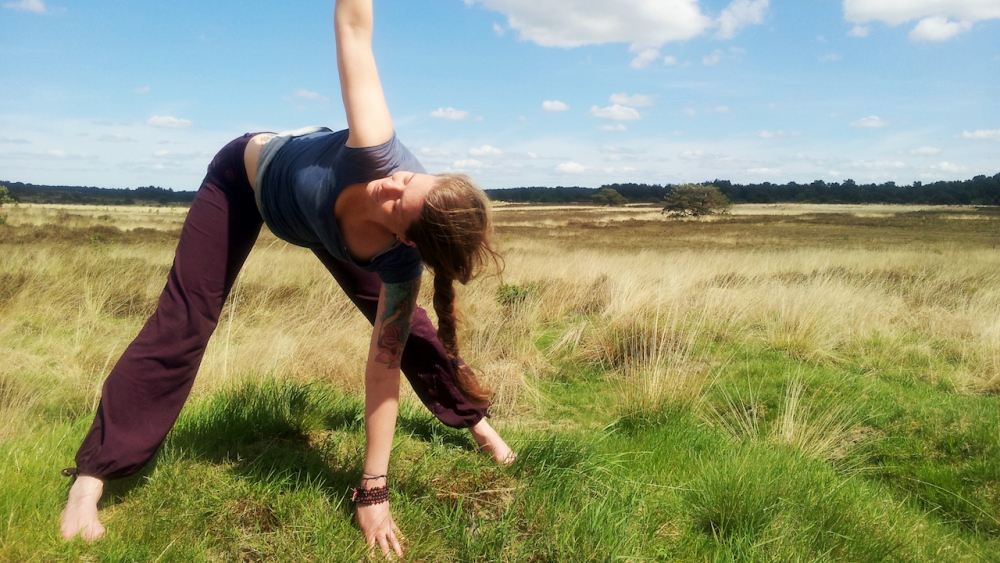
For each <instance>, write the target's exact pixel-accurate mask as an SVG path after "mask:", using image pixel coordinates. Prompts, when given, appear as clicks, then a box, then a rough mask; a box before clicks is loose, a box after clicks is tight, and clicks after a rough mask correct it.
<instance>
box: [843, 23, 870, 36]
mask: <svg viewBox="0 0 1000 563" xmlns="http://www.w3.org/2000/svg"><path fill="white" fill-rule="evenodd" d="M847 34H848V35H850V36H851V37H868V28H867V27H865V26H863V25H856V26H854V27H852V28H851V30H850V31H848V32H847Z"/></svg>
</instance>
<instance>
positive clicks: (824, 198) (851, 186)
mask: <svg viewBox="0 0 1000 563" xmlns="http://www.w3.org/2000/svg"><path fill="white" fill-rule="evenodd" d="M700 185H702V186H715V187H716V188H718V189H719V191H720V192H721V193H722V194H723V195H725V196H726V198H728V199H729V201H731V202H732V203H854V204H859V203H908V204H921V205H1000V174H996V175H995V176H985V175H980V176H976V177H974V178H972V179H971V180H955V181H939V182H931V183H926V184H925V183H922V182H914V183H912V184H909V185H898V184H896V183H895V182H885V183H882V184H875V183H870V184H858V183H857V182H855V181H854V180H845V181H844V182H842V183H841V182H831V183H827V182H824V181H823V180H816V181H815V182H812V183H811V184H799V183H796V182H788V183H787V184H774V183H771V182H763V183H760V184H738V183H733V182H730V181H729V180H719V179H716V180H713V181H711V182H702V183H701V184H700ZM675 187H677V186H676V185H673V184H665V185H657V184H605V185H603V186H601V187H599V188H581V187H564V186H559V187H555V188H548V187H523V188H504V189H493V190H486V193H487V194H488V195H489V196H490V199H493V200H495V201H505V202H509V203H594V202H595V196H598V194H599V193H601V192H602V190H609V189H611V190H614V191H615V192H617V193H618V194H619V195H621V196H622V198H624V200H625V201H627V202H628V203H662V202H663V201H664V199H665V198H666V197H667V194H669V193H670V192H671V191H672V190H673V189H674V188H675ZM605 194H607V192H605ZM607 201H609V200H608V196H607V195H602V196H600V197H599V198H598V200H597V202H598V203H606V202H607Z"/></svg>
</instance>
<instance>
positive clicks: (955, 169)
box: [931, 162, 968, 172]
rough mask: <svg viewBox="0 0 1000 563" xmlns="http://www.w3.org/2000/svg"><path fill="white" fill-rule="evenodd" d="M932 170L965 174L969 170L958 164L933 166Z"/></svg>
mask: <svg viewBox="0 0 1000 563" xmlns="http://www.w3.org/2000/svg"><path fill="white" fill-rule="evenodd" d="M931 168H932V169H934V170H940V171H942V172H965V171H966V170H968V168H966V167H964V166H960V165H958V164H952V163H950V162H942V163H941V164H937V165H935V166H931Z"/></svg>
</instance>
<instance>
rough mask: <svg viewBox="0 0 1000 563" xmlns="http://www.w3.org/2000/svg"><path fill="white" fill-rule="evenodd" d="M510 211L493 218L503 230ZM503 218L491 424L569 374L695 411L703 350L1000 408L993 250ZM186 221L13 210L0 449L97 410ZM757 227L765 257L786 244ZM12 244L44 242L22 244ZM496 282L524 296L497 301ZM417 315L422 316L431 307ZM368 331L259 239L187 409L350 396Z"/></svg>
mask: <svg viewBox="0 0 1000 563" xmlns="http://www.w3.org/2000/svg"><path fill="white" fill-rule="evenodd" d="M507 212H508V211H507V210H505V209H503V208H501V209H499V210H498V215H499V216H500V221H498V222H499V223H500V224H501V225H503V224H504V221H505V219H504V217H503V214H504V213H507ZM510 212H511V213H515V212H516V217H512V218H508V219H507V221H508V222H512V223H517V225H518V226H517V228H514V227H510V228H509V229H508V230H503V229H501V231H500V237H499V238H500V239H501V241H502V243H501V245H502V248H501V250H502V251H503V254H504V256H505V259H506V265H507V266H506V270H505V272H504V273H503V276H502V277H490V278H485V279H483V280H479V281H477V282H474V283H473V284H471V285H470V286H469V287H467V288H462V289H461V291H460V300H461V301H460V305H461V307H462V309H463V311H464V315H465V322H464V324H463V325H462V328H461V342H462V346H463V351H464V353H465V355H466V356H467V359H468V360H469V362H470V363H471V364H472V365H473V366H474V367H476V368H477V369H478V370H479V371H480V372H481V373H482V375H483V378H484V380H485V381H486V383H487V385H489V386H490V387H492V388H493V389H494V390H495V391H496V400H495V407H494V408H495V411H496V412H498V413H500V414H506V415H509V416H514V415H518V414H524V413H529V412H530V411H531V410H532V409H535V408H543V407H544V401H543V400H542V397H541V394H540V393H539V391H538V385H537V381H538V378H544V377H545V376H546V374H548V373H549V370H550V369H552V368H553V367H554V366H557V365H559V364H560V362H565V361H567V360H568V361H577V362H586V363H589V364H592V365H599V366H601V367H603V368H605V369H608V370H610V371H611V372H612V373H614V374H616V376H617V377H619V379H620V381H621V382H622V385H621V386H620V389H621V395H622V398H621V401H622V405H623V406H622V408H623V409H624V410H626V411H627V410H630V409H632V410H644V409H650V408H653V407H654V406H655V405H658V404H662V403H663V402H680V403H685V404H693V403H695V402H697V401H698V398H699V397H700V396H701V395H702V394H703V391H704V388H705V386H706V385H707V384H708V383H709V382H710V378H711V374H712V373H713V366H712V365H710V363H709V362H708V361H707V360H706V359H705V356H704V353H703V351H702V350H700V348H699V344H700V343H705V342H728V343H736V344H739V343H746V344H752V345H754V346H763V347H766V348H770V349H775V350H781V351H784V352H787V353H788V354H790V355H791V356H793V357H795V358H797V359H801V360H806V361H811V362H818V363H843V362H856V363H859V364H860V365H862V366H863V368H864V369H866V370H869V371H871V372H872V373H878V372H884V371H886V370H892V369H896V368H897V367H898V366H900V365H904V364H905V365H906V366H908V369H910V371H911V372H913V373H915V374H916V376H918V377H923V378H927V379H929V380H944V381H946V382H947V383H948V384H950V385H953V386H954V387H955V388H956V389H958V390H959V391H961V392H966V393H983V392H993V393H995V392H998V391H1000V316H998V315H996V311H997V310H998V308H1000V273H998V272H1000V268H998V266H1000V256H998V255H997V254H996V252H995V251H994V250H993V249H990V248H982V247H979V246H975V245H969V246H962V245H952V246H950V247H948V248H944V249H942V248H936V249H935V248H928V247H927V246H926V245H914V246H913V247H907V246H905V245H902V246H900V245H897V246H894V247H891V248H866V247H858V246H854V245H851V244H846V245H842V246H839V247H820V248H817V247H814V246H811V245H810V244H809V241H801V244H800V245H799V246H798V247H795V248H787V247H786V245H779V246H778V248H776V249H768V248H766V247H764V248H757V249H753V250H739V249H730V250H725V249H715V248H708V249H705V248H702V247H701V246H698V247H696V248H693V249H683V248H682V249H648V250H642V249H635V248H634V247H635V244H636V243H635V241H632V240H630V241H624V239H623V242H622V245H621V247H619V246H616V245H614V244H610V245H608V247H607V248H594V245H593V244H592V242H588V241H587V237H588V236H589V235H590V231H588V230H587V228H589V227H587V228H584V227H581V226H580V223H579V221H576V220H575V219H573V218H572V217H570V218H569V219H567V222H566V223H565V224H564V225H560V226H558V227H553V225H552V224H551V222H552V219H551V218H548V217H547V216H546V217H543V218H539V220H538V222H537V224H536V225H535V228H534V230H532V228H531V227H530V226H531V224H532V223H531V220H530V219H531V215H530V213H527V212H526V211H525V210H524V209H520V208H519V209H516V210H511V211H510ZM588 213H591V212H590V211H588ZM118 214H121V217H120V218H119V215H118ZM635 215H637V216H641V217H645V215H642V214H641V213H639V214H635ZM108 217H110V219H108ZM181 218H182V214H181V213H178V212H176V211H175V210H164V211H163V212H162V213H158V212H156V210H155V209H151V210H137V209H134V208H125V209H111V208H103V209H70V208H50V207H37V208H36V207H32V206H21V207H19V208H16V209H11V210H10V220H9V222H8V225H7V226H6V227H4V228H5V229H8V235H5V236H6V237H7V238H6V239H4V238H0V248H2V252H0V321H2V322H0V346H2V350H3V357H4V361H3V362H2V363H0V402H2V406H3V409H2V413H3V414H2V415H0V416H2V420H0V433H3V434H0V437H2V436H3V435H7V436H10V435H12V434H13V433H16V432H20V431H21V430H23V429H24V428H26V427H29V426H30V425H31V424H32V423H31V422H30V420H31V417H29V416H27V415H26V413H29V412H38V411H39V410H43V411H45V412H49V413H55V414H58V413H69V414H79V413H82V412H87V411H89V410H91V409H93V408H94V405H95V404H96V400H97V398H98V396H99V392H100V385H101V382H102V380H103V378H104V377H105V376H106V374H107V372H108V370H109V369H110V367H111V366H112V365H113V363H114V361H115V360H116V359H117V357H118V355H119V354H120V353H121V351H122V350H123V349H124V347H125V346H126V345H127V344H128V342H129V341H130V339H131V338H132V337H133V336H134V335H135V334H136V333H137V332H138V330H139V328H140V327H141V325H142V322H143V321H144V319H145V318H146V316H148V314H149V313H150V312H151V311H152V309H153V307H155V302H156V298H157V296H158V294H159V291H160V289H161V288H162V286H163V280H164V276H165V273H166V271H167V269H168V268H169V265H170V262H171V258H172V253H173V248H172V243H170V242H169V240H168V241H167V242H164V241H163V239H162V236H161V235H155V236H154V235H153V234H151V233H153V232H154V231H165V232H168V233H172V232H176V229H177V228H178V227H179V224H180V220H181ZM119 219H120V222H119ZM649 221H662V219H660V218H658V217H653V218H646V219H644V220H642V221H634V222H629V221H618V222H617V223H616V224H618V225H624V227H615V228H616V229H623V230H619V231H614V232H615V233H616V234H615V235H614V236H616V237H628V236H630V235H629V233H632V232H639V230H641V229H643V228H648V227H649V225H647V224H646V223H648V222H649ZM633 223H634V224H633ZM50 224H61V225H64V226H68V227H67V230H65V231H60V232H61V233H62V234H60V235H59V237H62V238H57V239H52V238H44V229H45V226H46V225H50ZM100 225H113V226H114V225H123V226H126V227H129V228H136V229H138V230H134V231H130V232H124V233H121V234H119V235H115V236H114V237H111V239H108V240H110V242H109V241H108V240H106V239H107V237H105V239H102V238H101V237H100V236H91V235H88V233H90V232H91V231H88V230H87V229H89V228H92V227H94V226H100ZM574 225H576V226H574ZM630 225H631V227H630ZM758 228H759V230H760V233H761V237H762V238H763V239H767V238H768V237H774V236H778V234H777V230H776V229H780V228H781V227H780V226H775V225H772V224H770V223H767V222H762V223H761V224H760V225H759V227H758ZM25 229H36V230H34V231H30V232H31V233H35V234H32V235H31V236H32V237H36V238H37V237H42V238H41V239H39V240H38V241H37V242H32V241H33V240H34V239H31V238H25V237H21V238H18V236H19V235H17V233H18V232H22V233H23V232H29V231H26V230H25ZM38 229H41V230H38ZM143 229H145V230H143ZM629 229H633V230H629ZM12 233H13V234H12ZM37 233H42V234H41V235H39V234H37ZM53 236H54V235H53ZM602 236H603V235H602ZM623 248H624V249H623ZM501 284H513V285H517V286H519V287H523V288H530V291H529V290H527V289H526V292H527V293H526V298H525V299H523V300H522V301H520V302H517V303H503V302H501V300H498V298H497V295H498V294H497V292H498V288H500V286H501ZM425 286H426V287H430V283H429V282H428V283H426V284H425ZM421 300H422V304H423V305H424V306H425V308H428V309H432V308H431V307H429V295H427V292H425V294H424V295H422V296H421ZM368 330H369V329H368V325H367V322H366V321H365V320H364V319H363V318H362V316H361V315H360V314H359V313H358V312H357V311H356V310H355V309H354V307H353V305H352V304H351V303H350V302H349V301H348V300H347V299H346V298H345V297H344V296H343V295H342V292H341V291H340V289H339V288H338V287H337V286H336V283H335V282H334V281H333V280H332V278H331V277H330V276H329V274H328V273H327V272H326V271H325V270H324V269H323V267H322V266H321V265H320V264H319V262H318V261H317V260H316V259H315V258H314V257H313V256H312V255H311V254H310V253H308V252H306V251H304V250H302V249H298V248H294V247H291V246H288V245H286V244H285V243H283V242H280V241H278V240H276V239H274V237H273V236H271V235H269V234H267V233H266V232H265V233H264V234H263V235H262V237H261V240H260V241H259V242H258V244H257V247H256V249H255V250H254V251H253V253H252V254H251V256H250V258H249V260H248V261H247V264H246V266H245V268H244V271H243V273H242V274H241V277H240V278H239V281H238V283H237V285H236V287H235V288H234V290H233V293H232V296H231V299H230V302H229V304H228V305H227V307H226V309H225V311H224V312H223V315H222V318H221V321H220V323H219V327H218V330H217V332H216V334H215V337H214V339H213V341H212V343H211V345H210V347H209V350H208V352H207V354H206V357H205V360H204V363H203V365H202V368H201V372H200V375H199V379H198V382H197V384H196V388H195V393H204V392H207V391H211V390H214V389H218V388H220V387H225V386H227V385H230V384H232V383H233V382H235V381H238V380H242V379H245V378H248V377H256V376H263V375H266V376H268V377H275V378H278V379H292V380H302V381H313V380H322V381H330V382H333V383H335V384H337V385H339V386H341V387H343V388H345V389H349V390H360V388H361V385H362V378H361V374H362V373H363V363H364V358H365V346H366V345H367V338H365V337H363V335H364V334H366V332H367V331H368ZM942 362H944V363H945V364H947V367H948V369H947V370H943V369H941V368H942V365H943V364H942ZM800 396H801V393H799V392H797V391H795V390H794V389H790V391H789V397H790V398H789V405H790V406H789V409H790V411H789V412H790V414H788V415H787V420H786V424H785V425H784V427H783V428H784V429H783V430H782V431H781V436H782V439H783V440H786V441H789V442H795V440H796V439H797V438H796V436H800V435H801V434H802V431H798V430H796V428H797V426H796V421H797V420H800V419H801V416H800V414H796V413H797V412H798V413H800V412H801V411H797V410H796V409H797V408H800V407H797V406H796V405H798V404H799V403H798V402H797V401H798V397H800ZM410 398H411V399H412V395H411V396H410ZM799 426H801V425H799Z"/></svg>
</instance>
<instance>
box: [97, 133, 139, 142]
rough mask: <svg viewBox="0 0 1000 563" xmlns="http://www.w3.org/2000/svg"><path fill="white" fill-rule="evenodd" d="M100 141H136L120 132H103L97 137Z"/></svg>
mask: <svg viewBox="0 0 1000 563" xmlns="http://www.w3.org/2000/svg"><path fill="white" fill-rule="evenodd" d="M97 140H98V141H100V142H102V143H137V142H138V141H136V140H135V139H133V138H132V137H126V136H125V135H122V134H120V133H105V134H103V135H101V136H100V137H98V138H97Z"/></svg>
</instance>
